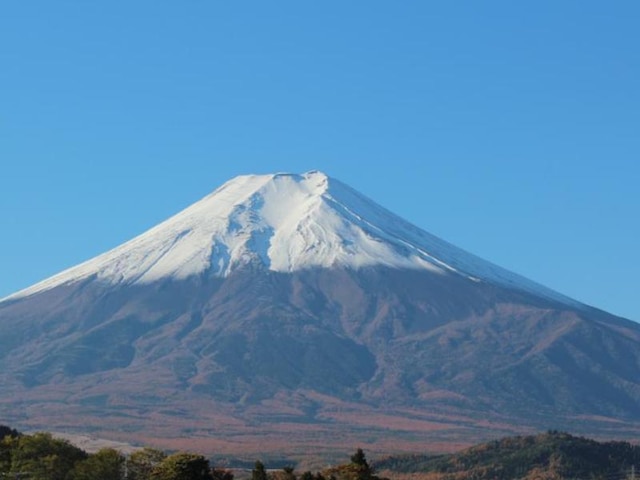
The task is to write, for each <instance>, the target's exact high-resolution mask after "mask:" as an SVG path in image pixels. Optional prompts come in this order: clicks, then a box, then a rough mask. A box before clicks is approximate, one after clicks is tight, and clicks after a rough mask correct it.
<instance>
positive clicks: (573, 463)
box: [375, 431, 640, 480]
mask: <svg viewBox="0 0 640 480" xmlns="http://www.w3.org/2000/svg"><path fill="white" fill-rule="evenodd" d="M634 466H635V468H638V467H639V466H640V446H634V445H631V444H630V443H627V442H604V443H601V442H597V441H595V440H590V439H587V438H583V437H576V436H573V435H570V434H568V433H561V432H555V431H553V432H548V433H544V434H540V435H536V436H517V437H509V438H504V439H501V440H496V441H492V442H488V443H483V444H480V445H477V446H474V447H471V448H468V449H466V450H463V451H461V452H459V453H455V454H449V455H437V456H429V455H404V456H395V457H389V458H387V459H384V460H382V461H379V462H377V463H376V464H375V467H376V468H377V469H378V470H379V471H381V472H383V473H384V474H385V475H387V476H389V477H391V478H397V477H398V474H400V477H402V476H403V475H402V474H413V475H411V477H412V478H429V479H456V480H465V479H474V480H483V479H487V480H488V479H496V478H499V479H502V478H504V479H508V478H525V479H534V478H539V479H563V478H590V479H607V480H613V479H622V478H627V477H630V476H631V474H632V469H633V468H634Z"/></svg>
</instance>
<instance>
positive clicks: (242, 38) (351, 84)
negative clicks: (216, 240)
mask: <svg viewBox="0 0 640 480" xmlns="http://www.w3.org/2000/svg"><path fill="white" fill-rule="evenodd" d="M638 25H640V3H638V2H637V1H626V2H625V1H618V2H601V1H597V2H596V1H563V2H551V1H538V2H512V1H488V2H470V1H469V2H426V1H404V2H389V1H385V2H382V1H366V2H365V1H354V2H344V1H342V2H337V1H323V2H312V1H300V0H297V1H280V2H263V1H260V2H259V1H245V2H241V1H237V2H236V1H234V2H231V1H225V2H222V1H212V0H207V1H195V0H194V1H190V2H175V1H173V2H169V1H162V0H153V1H151V0H140V1H130V0H129V1H117V0H116V1H110V2H86V1H80V0H76V1H68V0H59V1H56V2H50V1H44V0H34V1H29V2H20V1H12V0H10V1H7V2H3V4H2V6H0V167H1V169H0V215H1V217H2V235H0V296H3V295H5V294H9V293H11V292H13V291H15V290H18V289H20V288H23V287H26V286H28V285H30V284H32V283H34V282H36V281H38V280H41V279H43V278H45V277H47V276H49V275H51V274H54V273H56V272H58V271H60V270H62V269H64V268H67V267H70V266H72V265H74V264H76V263H79V262H81V261H83V260H86V259H88V258H90V257H92V256H94V255H96V254H98V253H101V252H103V251H105V250H107V249H109V248H111V247H114V246H116V245H118V244H119V243H121V242H123V241H125V240H127V239H129V238H131V237H132V236H134V235H136V234H138V233H141V232H142V231H144V230H145V229H147V228H148V227H151V226H152V225H154V224H155V223H157V222H159V221H161V220H163V219H165V218H166V217H167V216H169V215H171V214H173V213H176V212H177V211H179V210H180V209H182V208H183V207H185V206H187V205H188V204H190V203H192V202H194V201H196V200H197V199H199V198H200V197H202V196H203V195H205V194H207V193H208V192H210V191H211V190H213V189H214V188H216V187H217V186H219V185H220V184H221V183H223V182H224V181H226V180H227V179H229V178H231V177H233V176H235V175H238V174H243V173H265V172H275V171H292V172H304V171H307V170H311V169H320V170H323V171H325V172H326V173H328V174H329V175H332V176H335V177H337V178H339V179H341V180H343V181H344V182H346V183H348V184H350V185H351V186H352V187H354V188H356V189H358V190H360V191H361V192H363V193H365V194H367V195H369V196H370V197H372V198H373V199H375V200H376V201H378V202H379V203H381V204H382V205H384V206H386V207H387V208H389V209H391V210H393V211H394V212H396V213H398V214H400V215H401V216H403V217H405V218H407V219H408V220H410V221H412V222H414V223H415V224H417V225H418V226H420V227H422V228H424V229H426V230H428V231H430V232H431V233H434V234H436V235H439V236H441V237H443V238H445V239H446V240H448V241H450V242H452V243H454V244H456V245H458V246H460V247H462V248H465V249H467V250H469V251H471V252H473V253H475V254H478V255H480V256H482V257H484V258H486V259H488V260H491V261H493V262H495V263H498V264H500V265H502V266H504V267H506V268H509V269H511V270H514V271H516V272H518V273H520V274H523V275H525V276H527V277H529V278H531V279H533V280H536V281H538V282H540V283H543V284H545V285H547V286H549V287H552V288H554V289H556V290H558V291H560V292H562V293H564V294H567V295H569V296H572V297H574V298H577V299H578V300H581V301H584V302H586V303H589V304H592V305H595V306H598V307H600V308H603V309H606V310H609V311H611V312H613V313H616V314H619V315H622V316H626V317H628V318H632V319H634V320H640V303H638V301H637V299H638V294H639V293H640V280H638V276H637V272H636V270H637V269H638V267H639V266H640V252H639V251H638V250H639V248H638V246H639V243H640V242H639V241H638V239H639V238H640V221H639V220H638V218H639V217H640V187H639V185H640V87H638V85H640V30H639V29H638Z"/></svg>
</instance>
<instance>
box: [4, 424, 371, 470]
mask: <svg viewBox="0 0 640 480" xmlns="http://www.w3.org/2000/svg"><path fill="white" fill-rule="evenodd" d="M5 478H7V479H30V480H233V479H234V475H233V472H232V471H231V470H228V469H224V468H218V467H215V466H212V465H211V464H210V462H209V460H208V459H207V458H206V457H205V456H203V455H200V454H196V453H190V452H178V453H173V454H167V453H165V452H163V451H161V450H157V449H153V448H143V449H141V450H137V451H135V452H133V453H132V454H131V455H129V456H125V455H123V454H122V453H121V452H119V451H118V450H115V449H113V448H103V449H101V450H98V451H97V452H95V453H87V452H85V451H84V450H82V449H81V448H78V447H76V446H74V445H72V444H71V443H70V442H69V441H67V440H63V439H59V438H55V437H53V436H52V435H51V434H50V433H46V432H39V433H34V434H32V435H25V434H21V433H19V432H18V431H16V430H15V429H12V428H9V427H7V426H4V425H0V480H3V479H5ZM251 479H252V480H381V479H379V478H378V477H376V476H375V475H374V473H373V469H372V468H371V466H370V465H369V463H368V462H367V459H366V457H365V454H364V452H363V451H362V449H358V450H357V451H356V453H355V454H354V455H353V456H352V457H351V462H350V463H348V464H345V465H339V466H337V467H332V468H329V469H326V470H324V471H323V472H316V473H312V472H310V471H307V472H303V473H301V474H298V473H296V472H295V470H294V468H293V467H284V468H283V469H282V470H277V471H267V469H266V467H265V465H264V464H263V463H262V462H261V461H259V460H258V461H256V462H255V465H254V468H253V470H252V472H251Z"/></svg>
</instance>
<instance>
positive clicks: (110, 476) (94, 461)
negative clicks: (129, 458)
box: [68, 448, 125, 480]
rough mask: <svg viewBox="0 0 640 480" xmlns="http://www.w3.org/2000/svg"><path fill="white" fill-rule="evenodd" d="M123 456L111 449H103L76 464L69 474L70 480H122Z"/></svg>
mask: <svg viewBox="0 0 640 480" xmlns="http://www.w3.org/2000/svg"><path fill="white" fill-rule="evenodd" d="M124 462H125V458H124V456H123V455H122V454H121V453H120V452H118V451H117V450H114V449H113V448H103V449H101V450H99V451H97V452H96V453H94V454H92V455H89V458H87V459H86V460H83V461H80V462H78V463H76V465H75V466H74V468H73V470H71V472H70V473H69V477H68V478H69V479H70V480H97V479H100V480H122V479H123V478H124Z"/></svg>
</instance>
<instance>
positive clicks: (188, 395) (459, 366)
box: [0, 265, 640, 451]
mask: <svg viewBox="0 0 640 480" xmlns="http://www.w3.org/2000/svg"><path fill="white" fill-rule="evenodd" d="M0 343H1V347H2V348H1V349H0V381H1V383H2V385H3V391H2V394H1V395H0V418H4V419H5V423H11V424H15V425H18V426H19V427H21V428H24V426H33V427H41V428H43V427H46V428H48V429H50V430H54V429H56V428H65V429H72V430H78V431H99V432H102V434H106V435H111V436H115V437H119V438H123V437H126V438H143V437H144V438H146V439H148V438H150V437H166V438H165V439H164V440H163V441H164V442H165V444H167V445H177V444H179V442H178V443H176V441H174V440H172V439H176V438H178V437H181V436H183V435H188V436H190V437H192V438H193V440H192V441H194V442H197V441H200V442H201V443H202V445H206V446H208V447H210V448H211V449H216V450H217V451H220V450H225V451H226V450H228V451H241V450H250V451H251V450H252V449H253V450H256V451H269V450H271V451H276V450H278V449H280V448H282V446H283V445H285V444H286V445H290V446H292V445H294V444H295V445H297V448H301V449H303V448H308V447H310V446H315V447H314V448H320V449H322V448H335V449H340V448H343V447H342V446H343V445H345V446H347V447H351V446H352V445H353V442H355V441H357V442H360V443H361V444H363V445H368V446H369V448H370V449H373V450H374V451H375V450H376V449H377V448H379V449H388V448H391V449H393V450H394V451H395V450H413V449H414V447H415V445H416V443H421V442H432V443H434V444H442V443H445V444H449V445H453V444H456V443H460V442H462V443H469V442H472V441H474V440H477V439H481V438H487V437H488V436H494V435H498V434H504V433H510V432H521V431H530V429H537V428H541V427H542V428H549V427H553V428H556V427H557V428H571V429H572V430H574V431H579V432H585V433H592V434H600V435H608V434H609V433H610V432H611V429H612V428H614V427H615V428H617V436H619V437H622V438H624V437H625V435H626V436H631V435H635V434H637V432H638V431H640V326H639V325H638V324H635V323H633V322H630V321H627V320H623V319H619V318H616V317H613V316H611V315H608V314H606V313H604V312H600V311H597V310H595V309H590V308H588V307H584V308H579V307H569V306H567V305H564V304H561V303H557V302H553V301H550V300H545V299H540V298H536V297H534V296H532V295H530V294H526V293H522V292H516V291H513V290H509V289H505V288H502V287H497V286H493V285H490V284H488V283H486V282H474V281H471V280H469V279H467V278H465V277H462V276H458V275H456V274H453V273H449V274H446V275H440V274H434V273H429V272H425V271H417V270H400V269H384V268H368V269H362V270H349V269H316V270H307V271H301V272H297V273H293V274H283V273H275V272H270V271H267V270H265V269H263V268H262V267H260V266H258V265H253V266H249V267H247V268H245V269H242V270H238V271H236V272H233V273H232V274H231V275H230V276H228V277H227V278H224V279H221V278H207V277H205V276H202V277H198V278H191V279H189V280H185V281H180V282H176V281H165V282H158V283H155V284H149V285H145V286H128V287H117V288H114V287H111V286H108V285H105V284H102V283H100V282H98V281H96V280H95V279H92V278H89V279H86V280H84V281H83V282H81V283H78V284H75V285H72V286H60V287H57V288H55V289H52V290H49V291H45V292H42V293H39V294H37V295H33V296H30V297H26V298H23V299H20V300H16V301H10V302H4V303H2V304H0ZM620 422H624V423H620ZM620 425H624V427H620ZM212 437H215V438H212ZM265 439H266V440H267V441H265ZM332 439H333V443H329V442H331V441H332ZM336 439H339V440H336ZM329 445H331V447H330V446H329ZM187 446H191V445H187Z"/></svg>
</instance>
